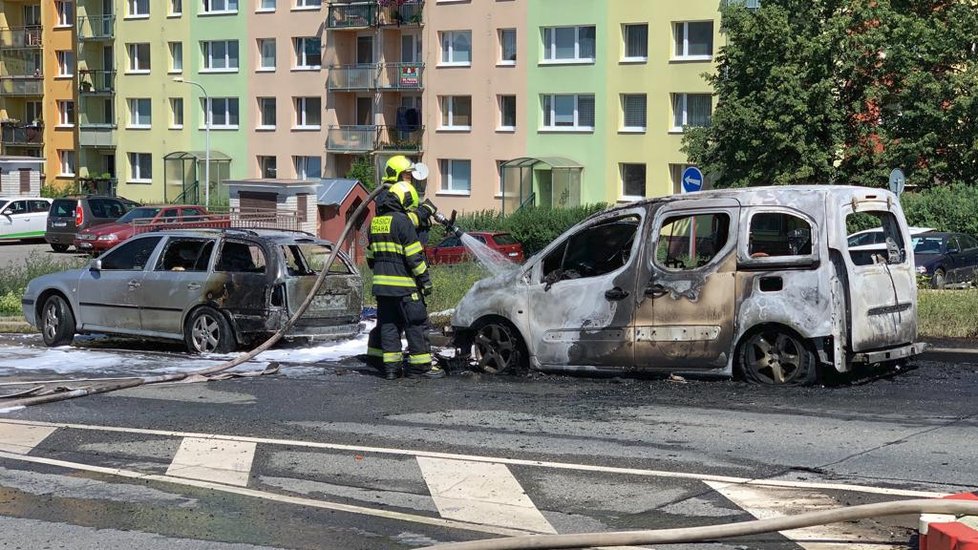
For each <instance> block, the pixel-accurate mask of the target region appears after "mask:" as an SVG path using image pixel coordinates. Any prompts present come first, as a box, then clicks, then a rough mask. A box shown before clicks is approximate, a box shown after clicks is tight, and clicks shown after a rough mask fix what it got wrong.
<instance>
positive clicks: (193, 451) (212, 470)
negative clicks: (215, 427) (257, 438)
mask: <svg viewBox="0 0 978 550" xmlns="http://www.w3.org/2000/svg"><path fill="white" fill-rule="evenodd" d="M257 447H258V444H257V443H254V442H252V441H228V440H219V439H201V438H199V437H185V438H184V439H183V441H182V442H181V443H180V448H179V449H177V453H176V455H174V456H173V462H171V463H170V467H169V468H167V469H166V475H168V476H176V477H186V478H190V479H200V480H203V481H216V482H218V483H224V484H227V485H237V486H238V487H247V486H248V478H249V477H250V476H251V462H252V460H254V458H255V449H256V448H257Z"/></svg>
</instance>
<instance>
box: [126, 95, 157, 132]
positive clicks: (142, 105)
mask: <svg viewBox="0 0 978 550" xmlns="http://www.w3.org/2000/svg"><path fill="white" fill-rule="evenodd" d="M152 125H153V102H152V101H150V99H149V98H137V99H130V100H129V125H128V126H129V128H149V127H150V126H152Z"/></svg>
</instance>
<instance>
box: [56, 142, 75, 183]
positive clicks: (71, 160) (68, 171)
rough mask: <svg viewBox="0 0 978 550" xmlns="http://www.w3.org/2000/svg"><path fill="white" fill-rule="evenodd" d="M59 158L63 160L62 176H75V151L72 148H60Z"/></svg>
mask: <svg viewBox="0 0 978 550" xmlns="http://www.w3.org/2000/svg"><path fill="white" fill-rule="evenodd" d="M58 159H59V160H60V161H61V174H59V175H61V176H66V177H74V175H75V152H74V151H70V150H67V149H65V150H59V151H58Z"/></svg>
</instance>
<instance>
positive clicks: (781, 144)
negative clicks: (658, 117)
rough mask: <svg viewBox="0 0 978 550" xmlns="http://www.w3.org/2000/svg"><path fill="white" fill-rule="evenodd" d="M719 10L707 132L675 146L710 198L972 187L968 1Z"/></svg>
mask: <svg viewBox="0 0 978 550" xmlns="http://www.w3.org/2000/svg"><path fill="white" fill-rule="evenodd" d="M731 4H732V5H731V6H729V7H725V8H723V29H724V33H725V36H726V37H727V38H728V42H727V45H726V46H724V47H723V48H722V49H721V50H720V52H719V55H718V56H717V62H718V70H717V72H716V74H714V75H707V77H706V78H707V80H708V81H709V82H710V83H711V84H712V85H713V88H714V90H715V91H716V94H717V95H718V99H719V101H718V104H717V107H716V110H715V112H714V113H713V120H712V125H711V126H710V127H709V128H691V129H689V130H688V131H687V133H686V135H685V136H684V139H683V144H684V145H683V148H684V151H685V152H686V153H687V154H688V156H689V158H690V160H691V162H694V163H696V164H698V165H699V166H700V167H701V168H703V169H704V172H706V173H708V174H710V175H711V177H712V178H713V181H714V185H715V186H716V187H739V186H748V185H759V184H788V183H853V184H859V185H868V186H876V187H881V186H885V185H886V182H887V174H888V173H889V171H890V170H891V169H892V168H894V167H901V168H903V169H904V171H905V172H906V174H907V181H908V183H910V184H912V185H918V186H921V187H929V186H932V185H943V184H951V183H970V181H971V178H973V176H974V174H975V172H976V168H978V70H976V57H975V52H974V50H973V43H974V37H975V36H978V10H976V9H975V8H974V5H973V3H971V2H969V1H967V0H919V1H912V0H878V1H875V2H850V1H846V0H764V2H761V7H760V8H759V9H756V10H748V9H746V8H745V7H743V6H742V5H740V4H737V3H731Z"/></svg>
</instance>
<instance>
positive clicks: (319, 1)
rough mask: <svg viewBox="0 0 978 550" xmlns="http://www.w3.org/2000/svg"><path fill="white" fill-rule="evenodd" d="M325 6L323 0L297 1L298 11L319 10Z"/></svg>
mask: <svg viewBox="0 0 978 550" xmlns="http://www.w3.org/2000/svg"><path fill="white" fill-rule="evenodd" d="M322 5H323V0H295V7H296V9H311V8H319V7H321V6H322Z"/></svg>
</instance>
